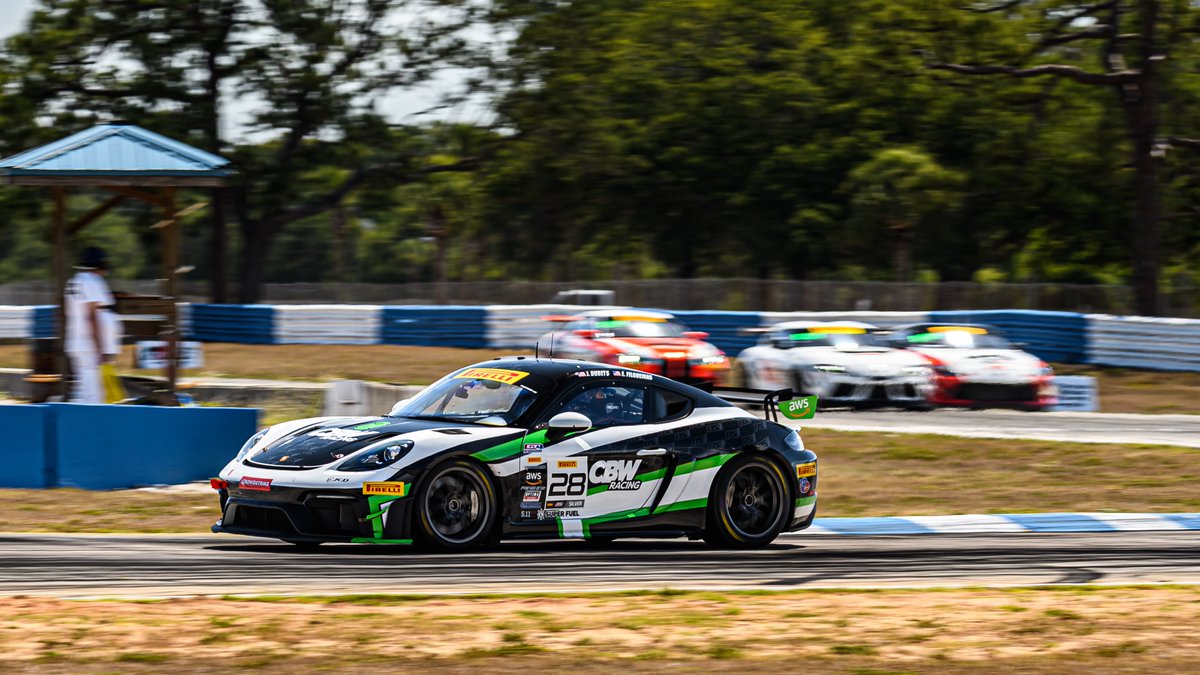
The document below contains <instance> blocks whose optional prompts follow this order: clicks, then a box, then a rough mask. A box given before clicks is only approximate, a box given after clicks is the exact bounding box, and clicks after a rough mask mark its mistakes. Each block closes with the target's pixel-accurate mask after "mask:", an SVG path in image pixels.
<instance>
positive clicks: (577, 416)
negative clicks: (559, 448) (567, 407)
mask: <svg viewBox="0 0 1200 675" xmlns="http://www.w3.org/2000/svg"><path fill="white" fill-rule="evenodd" d="M548 427H549V428H548V429H547V430H546V440H551V439H555V440H557V439H561V438H563V437H564V436H566V435H567V434H572V433H578V432H580V431H587V430H588V429H591V428H592V421H591V420H590V419H588V417H587V415H584V414H582V413H577V412H560V413H558V414H557V415H555V416H554V417H551V418H550V424H549V425H548Z"/></svg>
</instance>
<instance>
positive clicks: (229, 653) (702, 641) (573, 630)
mask: <svg viewBox="0 0 1200 675" xmlns="http://www.w3.org/2000/svg"><path fill="white" fill-rule="evenodd" d="M0 617H2V618H0V671H3V672H26V671H38V672H64V673H65V672H71V673H92V672H112V671H120V672H165V671H167V670H171V671H175V672H207V671H216V670H221V671H223V672H228V671H229V670H232V669H256V670H260V671H262V672H268V673H276V672H279V673H283V672H296V671H309V670H336V671H339V672H345V671H350V672H357V671H363V672H365V671H368V670H378V669H379V668H381V667H383V668H387V669H396V670H406V669H411V668H420V669H421V670H422V671H438V672H467V671H474V672H481V671H482V672H517V671H527V670H528V669H530V668H537V669H556V670H557V669H562V668H567V667H569V668H570V669H571V670H572V671H574V672H589V673H590V672H611V671H614V670H617V669H620V670H622V671H625V672H633V673H641V672H661V671H663V670H670V671H675V672H689V671H690V672H695V671H697V670H701V669H702V670H706V671H715V672H781V671H784V672H800V671H808V672H858V673H864V672H873V673H879V672H930V671H934V670H936V671H938V672H1030V673H1051V672H1061V671H1062V670H1064V669H1066V670H1069V671H1071V672H1101V673H1103V672H1133V671H1134V670H1137V671H1138V672H1170V671H1172V670H1175V671H1177V672H1186V671H1187V670H1188V669H1189V668H1188V667H1187V664H1193V665H1194V664H1195V663H1196V662H1200V642H1198V641H1196V640H1195V639H1193V631H1192V626H1194V625H1195V624H1196V622H1197V621H1198V620H1200V590H1197V589H1194V588H1177V587H1160V588H1105V589H1095V588H1078V587H1076V588H1070V589H1067V588H1063V589H1055V590H1034V589H1019V590H989V589H971V590H953V591H951V590H945V591H932V592H928V591H927V592H918V591H872V592H855V591H824V592H813V591H809V592H789V593H775V594H733V593H668V592H664V593H648V594H645V593H644V594H610V595H583V596H565V597H536V596H535V597H482V598H403V597H370V596H367V597H362V598H358V599H354V598H329V599H307V600H303V599H301V600H299V601H298V600H295V599H289V600H283V599H275V600H273V601H270V602H256V601H246V600H235V599H186V600H170V601H162V602H149V603H145V602H143V603H133V602H120V601H61V600H41V599H29V598H11V599H2V600H0Z"/></svg>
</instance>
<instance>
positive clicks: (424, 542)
mask: <svg viewBox="0 0 1200 675" xmlns="http://www.w3.org/2000/svg"><path fill="white" fill-rule="evenodd" d="M498 505H499V499H497V498H496V487H495V485H494V484H493V483H492V479H491V476H489V475H488V473H487V471H486V470H484V468H483V467H482V466H480V465H479V464H476V463H475V462H472V461H470V460H467V459H465V458H462V457H454V458H451V459H448V460H446V461H445V462H442V463H440V464H438V465H436V466H434V467H433V468H431V469H430V470H429V472H428V473H427V474H426V476H425V478H424V480H422V481H421V483H420V485H419V486H418V487H417V490H416V508H415V509H414V511H415V513H414V514H413V519H414V523H413V535H414V539H415V540H416V543H417V544H418V545H420V546H421V547H423V548H428V549H432V550H435V551H446V552H452V551H467V550H470V549H475V548H480V547H482V546H486V545H488V544H489V543H493V542H495V539H496V538H495V537H494V535H493V533H494V531H495V530H496V529H497V521H498V519H499V517H498V514H499V506H498Z"/></svg>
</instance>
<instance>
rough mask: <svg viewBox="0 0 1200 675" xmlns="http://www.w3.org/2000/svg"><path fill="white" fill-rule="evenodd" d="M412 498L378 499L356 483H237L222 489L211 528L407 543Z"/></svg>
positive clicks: (256, 534) (290, 536)
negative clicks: (261, 486)
mask: <svg viewBox="0 0 1200 675" xmlns="http://www.w3.org/2000/svg"><path fill="white" fill-rule="evenodd" d="M411 501H412V500H411V499H407V498H403V497H401V498H394V499H391V500H389V501H387V502H384V503H382V504H381V503H380V500H379V499H375V498H371V497H367V496H365V495H363V494H362V490H361V488H356V489H347V490H336V489H310V488H289V487H279V486H274V485H273V486H272V488H271V490H270V492H269V494H264V493H258V492H254V493H250V494H247V493H246V491H242V490H238V489H237V488H236V487H233V488H231V489H230V490H228V491H225V490H222V491H221V505H222V509H221V519H220V520H219V521H217V523H216V524H215V525H213V526H212V531H213V532H226V533H230V534H242V535H247V536H252V537H269V538H274V539H283V540H285V541H296V542H363V543H408V540H409V536H410V533H409V532H408V529H409V527H408V524H409V523H410V522H412V521H411V518H410V517H409V515H410V514H409V508H410V503H411Z"/></svg>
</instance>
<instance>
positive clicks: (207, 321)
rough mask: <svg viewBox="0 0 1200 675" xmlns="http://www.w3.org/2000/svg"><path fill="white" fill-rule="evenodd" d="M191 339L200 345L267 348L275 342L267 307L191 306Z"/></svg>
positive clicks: (272, 319)
mask: <svg viewBox="0 0 1200 675" xmlns="http://www.w3.org/2000/svg"><path fill="white" fill-rule="evenodd" d="M191 313H192V325H191V335H189V336H187V337H189V338H191V339H193V340H200V341H201V342H236V343H241V344H249V345H269V344H272V343H274V342H275V310H274V308H273V307H271V306H270V305H192V306H191Z"/></svg>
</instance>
